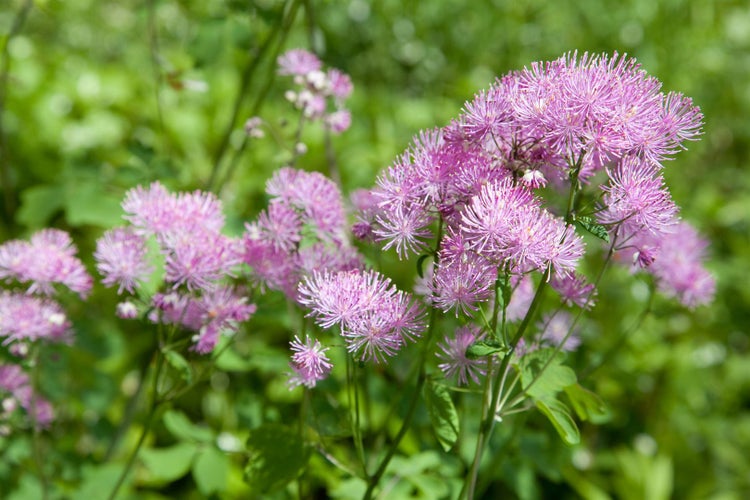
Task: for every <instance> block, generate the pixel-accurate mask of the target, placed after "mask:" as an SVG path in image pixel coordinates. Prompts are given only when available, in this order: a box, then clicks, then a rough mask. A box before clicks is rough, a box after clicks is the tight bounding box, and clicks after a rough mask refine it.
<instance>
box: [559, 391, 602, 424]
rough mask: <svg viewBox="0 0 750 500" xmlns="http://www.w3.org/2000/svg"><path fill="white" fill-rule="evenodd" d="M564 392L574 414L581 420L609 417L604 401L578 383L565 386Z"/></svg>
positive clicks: (598, 419) (595, 420)
mask: <svg viewBox="0 0 750 500" xmlns="http://www.w3.org/2000/svg"><path fill="white" fill-rule="evenodd" d="M565 394H567V395H568V399H570V404H571V405H572V406H573V410H575V412H576V415H578V418H580V419H581V420H592V421H594V422H603V421H606V420H608V419H609V410H608V409H607V405H606V404H604V401H602V399H601V398H600V397H599V396H597V395H596V394H594V393H593V392H591V391H589V390H588V389H585V388H583V387H582V386H581V385H580V384H572V385H569V386H567V387H566V388H565Z"/></svg>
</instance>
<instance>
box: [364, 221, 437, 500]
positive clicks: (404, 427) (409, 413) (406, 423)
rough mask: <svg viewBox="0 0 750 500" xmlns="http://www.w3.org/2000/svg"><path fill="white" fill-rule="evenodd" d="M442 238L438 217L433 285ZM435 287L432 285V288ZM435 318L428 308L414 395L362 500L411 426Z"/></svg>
mask: <svg viewBox="0 0 750 500" xmlns="http://www.w3.org/2000/svg"><path fill="white" fill-rule="evenodd" d="M442 238H443V218H442V216H441V217H440V219H439V221H438V231H437V237H436V243H435V261H434V267H433V275H432V279H433V285H434V281H435V277H436V276H437V274H438V266H439V260H438V255H439V254H440V243H441V240H442ZM434 288H435V287H434V286H433V289H434ZM436 320H437V309H435V308H434V307H431V308H430V319H429V323H428V325H427V334H426V335H425V339H424V343H423V344H422V350H421V352H420V353H419V361H418V365H419V376H418V377H417V383H416V385H415V387H414V395H413V396H412V398H411V400H410V401H409V408H408V409H407V410H406V415H405V416H404V420H403V421H402V422H401V428H400V429H399V430H398V434H396V437H395V438H394V439H393V442H392V443H391V445H390V447H389V448H388V451H387V452H386V455H385V457H384V458H383V460H382V461H381V462H380V465H379V466H378V468H377V470H376V471H375V473H374V474H373V475H372V476H370V479H369V481H368V483H367V491H366V492H365V495H364V496H363V497H362V498H363V500H370V499H371V498H372V496H373V494H374V492H375V487H376V486H377V485H378V483H379V482H380V479H381V478H382V477H383V474H384V473H385V470H386V468H387V467H388V464H389V463H390V461H391V459H392V458H393V456H394V455H395V454H396V450H397V449H398V446H399V444H400V443H401V440H402V439H403V438H404V436H405V435H406V433H407V431H408V430H409V427H411V422H412V420H413V419H414V414H415V412H416V409H417V402H418V401H419V395H420V394H421V393H422V388H423V387H424V384H425V381H426V380H427V369H426V368H427V367H426V365H427V353H428V352H429V351H430V346H431V344H432V337H433V335H434V332H435V323H436Z"/></svg>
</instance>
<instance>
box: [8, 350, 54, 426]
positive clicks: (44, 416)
mask: <svg viewBox="0 0 750 500" xmlns="http://www.w3.org/2000/svg"><path fill="white" fill-rule="evenodd" d="M0 402H1V404H2V407H0V422H4V421H9V420H10V419H11V418H12V416H13V413H14V412H15V411H16V410H17V409H18V408H23V409H24V410H25V411H26V413H27V414H28V415H29V416H30V417H31V420H32V422H33V424H34V425H35V426H41V427H48V426H49V424H50V423H51V422H52V420H54V418H55V414H54V410H53V408H52V405H51V404H50V402H49V401H47V400H46V399H44V398H43V397H41V396H39V395H38V394H36V393H35V391H34V389H33V387H32V386H31V382H30V380H29V376H28V375H26V373H24V372H23V370H22V369H21V367H20V366H17V365H12V364H7V365H2V364H0ZM2 434H3V432H2V427H0V435H2Z"/></svg>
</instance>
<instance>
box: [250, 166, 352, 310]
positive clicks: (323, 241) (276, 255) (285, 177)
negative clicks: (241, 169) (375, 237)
mask: <svg viewBox="0 0 750 500" xmlns="http://www.w3.org/2000/svg"><path fill="white" fill-rule="evenodd" d="M266 192H267V193H268V194H269V195H271V200H270V202H269V204H268V208H267V209H266V210H264V211H263V212H262V213H261V214H260V215H259V216H258V219H257V220H255V221H253V222H251V223H248V224H246V225H245V227H246V232H245V234H244V236H243V243H244V254H243V260H244V262H245V263H246V264H248V265H249V266H250V267H251V269H252V275H253V276H254V278H255V279H256V280H257V281H258V282H259V283H260V284H261V285H263V286H265V287H267V288H269V289H271V290H280V291H282V292H284V293H285V294H286V296H287V297H289V298H290V299H292V300H295V299H296V297H297V285H298V284H299V282H300V280H302V278H303V277H305V276H310V275H312V273H313V271H316V270H317V271H323V270H328V271H331V272H334V271H344V270H350V269H357V268H359V267H361V266H362V260H361V258H360V256H359V254H358V252H357V251H356V250H355V249H354V248H353V247H352V246H351V244H350V243H349V239H348V234H347V229H348V226H347V222H346V214H345V212H344V205H343V201H342V199H341V192H340V191H339V188H338V187H337V186H336V184H335V183H334V182H333V181H331V180H330V179H328V178H326V177H325V176H324V175H322V174H320V173H318V172H305V171H303V170H297V169H294V168H291V167H285V168H282V169H279V170H277V171H276V172H275V173H274V175H273V177H272V178H271V179H270V180H269V181H268V183H267V185H266Z"/></svg>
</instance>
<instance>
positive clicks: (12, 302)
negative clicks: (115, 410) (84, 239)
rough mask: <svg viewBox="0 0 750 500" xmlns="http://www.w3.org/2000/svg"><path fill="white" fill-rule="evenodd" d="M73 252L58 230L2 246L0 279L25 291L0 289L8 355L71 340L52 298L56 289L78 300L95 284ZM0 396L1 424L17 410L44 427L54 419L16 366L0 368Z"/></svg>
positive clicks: (0, 324)
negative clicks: (39, 344) (34, 345)
mask: <svg viewBox="0 0 750 500" xmlns="http://www.w3.org/2000/svg"><path fill="white" fill-rule="evenodd" d="M77 252H78V250H77V248H76V247H75V245H74V244H73V241H72V240H71V238H70V235H69V234H68V233H66V232H65V231H61V230H59V229H43V230H41V231H38V232H36V233H34V234H32V235H31V237H30V238H29V240H28V241H25V240H11V241H7V242H5V243H3V244H2V245H0V280H2V281H4V282H6V283H9V284H15V285H21V286H22V288H25V290H18V289H13V290H0V339H2V345H3V346H8V349H9V351H10V353H11V354H13V355H15V356H19V357H24V356H26V355H27V354H28V352H29V344H30V343H33V342H37V341H51V342H69V341H71V340H72V331H71V323H70V320H68V318H67V316H66V314H65V311H64V309H63V308H62V306H61V305H60V304H59V303H58V302H57V301H56V300H55V299H54V298H53V296H54V295H55V294H56V293H57V292H58V289H59V286H62V287H65V288H67V289H69V290H71V291H73V292H75V293H77V294H78V295H79V296H80V297H81V298H86V297H87V296H88V294H89V292H90V291H91V287H92V284H93V280H92V278H91V276H90V275H89V274H88V272H87V271H86V268H85V267H84V265H83V263H82V262H81V261H80V260H79V259H78V257H76V254H77ZM6 393H7V395H8V397H5V396H4V395H5V394H6ZM0 397H2V408H1V409H0V422H2V421H7V420H9V419H10V418H11V416H12V414H14V412H15V410H16V409H17V408H19V407H20V408H23V409H24V410H26V412H27V414H29V415H31V417H32V420H33V422H35V424H36V425H39V426H42V427H46V426H47V425H49V423H50V422H51V421H52V419H53V418H54V416H53V411H52V405H51V404H50V403H49V402H48V401H47V400H45V399H44V398H43V397H42V396H40V395H37V394H35V392H34V390H33V388H32V386H31V383H30V382H29V377H28V375H27V374H26V373H25V372H24V371H23V368H21V366H19V365H16V364H0ZM0 433H2V431H0Z"/></svg>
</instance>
